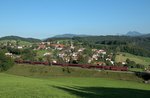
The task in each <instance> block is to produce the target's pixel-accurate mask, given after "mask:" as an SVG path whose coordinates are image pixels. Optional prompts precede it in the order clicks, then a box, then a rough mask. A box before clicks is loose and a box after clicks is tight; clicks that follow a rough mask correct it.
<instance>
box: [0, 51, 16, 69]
mask: <svg viewBox="0 0 150 98" xmlns="http://www.w3.org/2000/svg"><path fill="white" fill-rule="evenodd" d="M13 65H14V61H13V60H12V59H11V57H8V56H5V53H4V52H3V51H0V71H6V70H8V69H9V68H10V67H12V66H13Z"/></svg>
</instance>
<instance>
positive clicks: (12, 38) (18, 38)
mask: <svg viewBox="0 0 150 98" xmlns="http://www.w3.org/2000/svg"><path fill="white" fill-rule="evenodd" d="M0 40H21V41H27V42H40V41H41V40H40V39H35V38H23V37H19V36H5V37H1V38H0Z"/></svg>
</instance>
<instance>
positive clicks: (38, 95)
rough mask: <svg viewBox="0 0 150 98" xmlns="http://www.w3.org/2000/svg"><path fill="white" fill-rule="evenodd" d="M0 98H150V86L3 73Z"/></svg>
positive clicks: (0, 75)
mask: <svg viewBox="0 0 150 98" xmlns="http://www.w3.org/2000/svg"><path fill="white" fill-rule="evenodd" d="M0 87H1V89H0V97H1V98H76V97H77V98H80V97H85V98H100V97H102V98H120V97H122V98H130V97H131V98H133V97H134V98H148V97H149V96H150V85H148V84H142V83H137V82H131V81H130V82H129V81H122V80H113V79H106V78H85V77H82V78H79V77H51V78H47V79H42V78H28V77H23V76H15V75H9V74H6V73H0Z"/></svg>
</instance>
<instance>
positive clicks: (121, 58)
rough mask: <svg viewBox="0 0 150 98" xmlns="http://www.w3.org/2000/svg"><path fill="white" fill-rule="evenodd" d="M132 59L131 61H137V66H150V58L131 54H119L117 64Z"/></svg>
mask: <svg viewBox="0 0 150 98" xmlns="http://www.w3.org/2000/svg"><path fill="white" fill-rule="evenodd" d="M127 58H128V59H130V60H131V61H135V62H136V63H137V64H142V65H145V66H148V65H150V58H149V57H142V56H136V55H132V54H129V53H123V52H121V53H119V54H118V55H116V59H115V60H116V62H123V61H126V59H127Z"/></svg>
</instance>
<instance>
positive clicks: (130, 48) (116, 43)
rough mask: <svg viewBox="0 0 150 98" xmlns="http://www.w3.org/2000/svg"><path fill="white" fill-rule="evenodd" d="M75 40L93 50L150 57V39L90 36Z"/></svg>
mask: <svg viewBox="0 0 150 98" xmlns="http://www.w3.org/2000/svg"><path fill="white" fill-rule="evenodd" d="M73 39H74V40H75V41H78V42H81V43H83V44H84V45H88V46H90V47H92V48H105V49H107V50H115V51H117V52H118V51H122V52H128V53H132V54H135V55H140V56H147V57H150V51H149V50H150V37H144V36H138V37H130V36H90V37H82V38H81V37H75V38H73Z"/></svg>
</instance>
